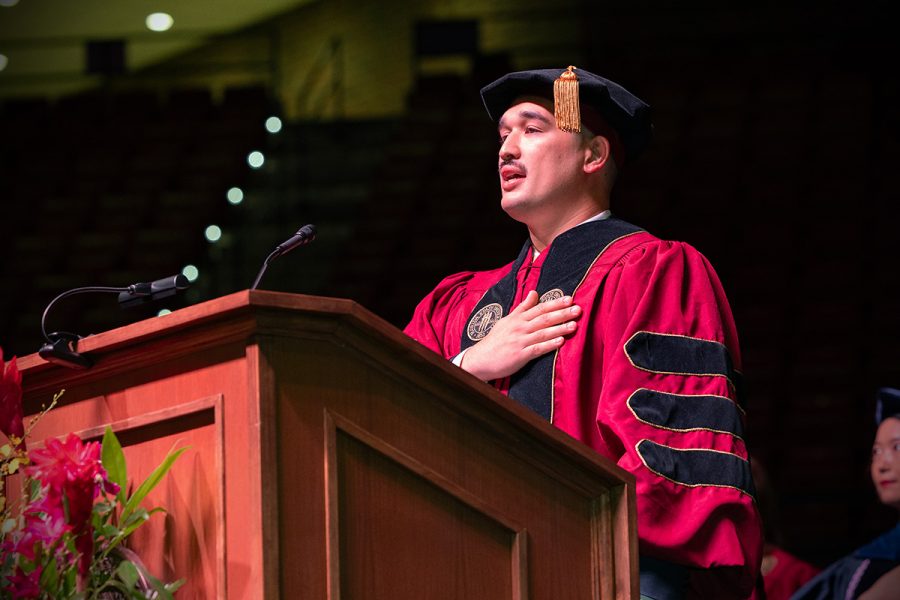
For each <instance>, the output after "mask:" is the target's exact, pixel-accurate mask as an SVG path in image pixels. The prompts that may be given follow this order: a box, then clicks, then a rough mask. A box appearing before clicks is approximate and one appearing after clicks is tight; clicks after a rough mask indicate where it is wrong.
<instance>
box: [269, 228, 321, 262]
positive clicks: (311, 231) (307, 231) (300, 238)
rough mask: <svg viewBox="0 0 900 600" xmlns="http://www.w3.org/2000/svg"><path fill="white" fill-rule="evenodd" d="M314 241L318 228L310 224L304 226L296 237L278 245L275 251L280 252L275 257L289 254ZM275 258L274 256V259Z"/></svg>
mask: <svg viewBox="0 0 900 600" xmlns="http://www.w3.org/2000/svg"><path fill="white" fill-rule="evenodd" d="M314 239H316V226H315V225H313V224H312V223H310V224H309V225H304V226H303V227H301V228H300V229H299V230H298V231H297V233H295V234H294V236H293V237H292V238H291V239H289V240H287V241H285V242H282V243H281V244H278V245H277V246H276V247H275V251H276V252H278V254H276V255H275V256H282V255H284V254H287V253H288V252H290V251H291V250H293V249H294V248H296V247H297V246H305V245H306V244H309V243H310V242H312V241H313V240H314ZM272 258H273V259H274V258H275V257H274V256H273V257H272Z"/></svg>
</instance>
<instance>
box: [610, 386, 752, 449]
mask: <svg viewBox="0 0 900 600" xmlns="http://www.w3.org/2000/svg"><path fill="white" fill-rule="evenodd" d="M628 406H629V407H630V408H631V410H632V412H633V413H634V414H635V416H636V417H637V418H638V419H640V420H641V421H644V422H645V423H649V424H651V425H655V426H656V427H661V428H663V429H674V430H676V431H689V430H694V429H704V430H709V431H718V432H722V433H730V434H732V435H736V436H738V437H743V436H744V425H743V422H742V420H741V414H740V411H739V410H738V408H737V406H736V405H735V403H734V402H732V401H731V400H730V399H728V398H724V397H722V396H683V395H680V394H666V393H663V392H657V391H653V390H646V389H640V390H638V391H636V392H635V393H634V394H632V395H631V397H630V398H628Z"/></svg>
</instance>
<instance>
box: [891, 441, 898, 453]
mask: <svg viewBox="0 0 900 600" xmlns="http://www.w3.org/2000/svg"><path fill="white" fill-rule="evenodd" d="M891 450H893V451H894V452H900V442H895V443H894V445H893V446H891Z"/></svg>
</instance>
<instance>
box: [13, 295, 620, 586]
mask: <svg viewBox="0 0 900 600" xmlns="http://www.w3.org/2000/svg"><path fill="white" fill-rule="evenodd" d="M78 350H79V351H80V352H81V353H83V354H86V355H88V356H90V357H92V358H93V359H94V360H95V365H94V367H93V368H91V369H89V370H86V371H76V370H70V369H65V368H62V367H58V366H55V365H52V364H49V363H46V362H44V361H43V360H42V359H41V358H40V357H38V356H37V355H36V354H35V355H31V356H28V357H25V358H23V359H22V360H21V361H20V363H19V364H20V368H21V369H22V371H23V376H24V385H25V402H26V412H28V413H34V412H36V411H38V410H39V409H40V405H41V404H42V403H47V402H48V401H49V400H50V398H51V397H52V395H53V394H54V393H55V392H57V391H58V390H60V389H63V388H64V389H65V390H66V391H65V394H64V395H63V396H62V399H61V403H60V405H59V406H57V407H56V408H55V409H53V410H52V411H50V413H48V414H47V416H46V417H45V418H44V419H43V420H42V421H41V422H40V424H39V426H38V428H37V430H36V432H35V438H36V439H42V438H44V437H46V436H62V435H65V434H66V433H68V432H70V431H74V432H76V433H78V434H79V435H81V437H82V438H83V439H99V437H100V436H101V435H102V432H103V429H104V428H105V427H106V426H107V425H111V426H112V428H113V429H114V430H115V431H116V432H117V434H118V436H119V439H120V441H121V442H122V445H123V446H124V447H125V453H126V457H127V459H128V469H129V479H130V480H132V481H134V480H137V481H138V482H139V481H141V480H143V478H144V477H146V476H147V474H149V472H150V470H151V469H152V468H154V467H155V466H156V465H157V464H158V463H159V462H160V461H161V459H162V457H163V456H164V455H165V453H166V452H167V451H168V450H169V449H170V448H171V447H172V446H173V445H174V444H178V445H181V446H189V447H190V449H189V450H188V451H187V452H185V453H184V454H183V455H182V456H181V458H180V459H179V460H178V461H177V462H176V463H175V467H174V468H173V470H172V471H171V473H170V474H169V476H168V478H167V479H166V480H165V481H164V482H163V484H161V485H160V486H159V487H158V488H157V489H156V490H155V491H154V492H153V494H151V496H150V497H149V498H148V501H147V502H146V505H147V506H148V507H153V506H163V507H165V508H166V509H167V511H168V513H167V514H165V515H156V516H154V517H153V518H152V519H151V522H150V523H148V525H147V526H145V527H144V528H143V529H141V530H139V531H138V532H137V534H136V538H137V539H136V546H137V548H138V551H139V554H140V555H141V556H142V557H143V559H144V560H145V562H146V563H147V566H148V567H149V568H150V569H151V571H152V572H154V573H155V574H157V575H158V576H162V577H163V578H164V580H167V581H171V580H174V579H177V578H179V577H185V578H187V584H186V585H185V586H184V587H183V588H182V590H181V591H179V592H178V593H177V595H176V597H178V598H182V599H183V598H232V599H248V600H256V599H263V598H266V599H268V598H285V599H295V598H297V599H304V600H305V599H310V600H319V599H321V600H326V599H327V600H338V599H341V600H360V599H362V600H433V599H434V600H444V599H448V600H449V599H454V600H501V599H504V598H509V599H515V600H525V599H534V600H541V599H546V600H563V599H572V600H584V599H612V598H618V599H623V598H637V538H636V532H635V494H634V480H633V478H632V476H631V475H630V474H628V473H626V472H625V471H623V470H621V469H619V468H618V467H616V466H615V465H614V464H612V463H611V462H609V461H607V460H605V459H604V458H602V457H600V456H599V455H597V454H596V453H594V452H593V451H592V450H590V449H589V448H587V447H585V446H583V445H582V444H581V443H579V442H577V441H575V440H573V439H572V438H570V437H569V436H567V435H566V434H564V433H562V432H560V431H558V430H557V429H555V428H554V427H553V426H552V425H550V424H549V423H547V422H545V421H543V420H542V419H540V418H539V417H538V416H537V415H535V414H532V413H531V412H530V411H529V410H528V409H526V408H524V407H522V406H520V405H518V404H517V403H516V402H514V401H512V400H510V399H509V398H507V397H505V396H503V395H501V394H499V393H498V392H497V391H496V390H494V389H493V388H492V387H491V386H489V385H487V384H484V383H482V382H480V381H477V380H476V379H475V378H474V377H471V376H470V375H468V374H467V373H464V372H463V371H461V370H460V369H458V368H456V367H455V366H453V365H451V364H450V363H448V362H447V361H445V360H443V359H441V357H439V356H437V355H435V354H433V353H432V352H430V351H428V350H426V349H425V348H423V347H422V346H420V345H419V344H417V343H415V342H413V341H412V340H410V339H408V338H407V337H406V336H404V335H403V333H402V332H400V331H398V330H397V329H395V328H394V327H392V326H390V325H389V324H387V323H386V322H384V321H382V320H381V319H379V318H378V317H376V316H375V315H373V314H372V313H370V312H368V311H366V310H365V309H363V308H361V307H360V306H359V305H357V304H355V303H353V302H351V301H348V300H338V299H332V298H318V297H310V296H298V295H291V294H281V293H274V292H263V291H243V292H239V293H235V294H232V295H229V296H225V297H222V298H219V299H217V300H213V301H210V302H205V303H203V304H198V305H195V306H192V307H189V308H186V309H183V310H179V311H177V312H174V313H172V314H168V315H165V316H161V317H157V318H154V319H150V320H147V321H142V322H140V323H136V324H133V325H130V326H127V327H123V328H120V329H115V330H112V331H108V332H105V333H101V334H98V335H94V336H90V337H88V338H85V339H84V340H82V341H81V343H80V344H79V348H78Z"/></svg>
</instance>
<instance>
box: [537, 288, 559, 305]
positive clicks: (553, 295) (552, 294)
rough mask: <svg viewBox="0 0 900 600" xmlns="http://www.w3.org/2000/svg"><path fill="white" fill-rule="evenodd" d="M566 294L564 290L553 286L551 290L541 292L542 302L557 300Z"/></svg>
mask: <svg viewBox="0 0 900 600" xmlns="http://www.w3.org/2000/svg"><path fill="white" fill-rule="evenodd" d="M563 296H565V294H564V293H563V291H562V290H561V289H559V288H553V289H552V290H550V291H549V292H544V293H543V294H541V299H540V302H550V301H551V300H557V299H559V298H562V297H563Z"/></svg>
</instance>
